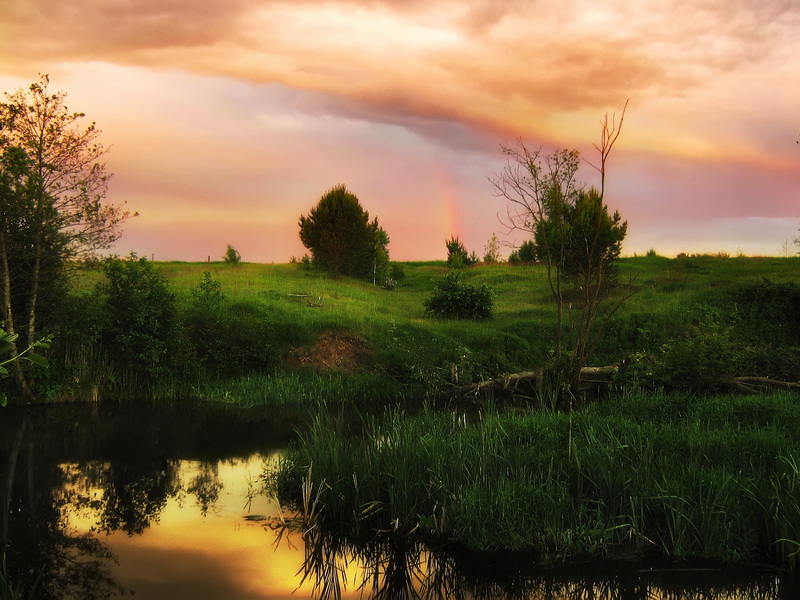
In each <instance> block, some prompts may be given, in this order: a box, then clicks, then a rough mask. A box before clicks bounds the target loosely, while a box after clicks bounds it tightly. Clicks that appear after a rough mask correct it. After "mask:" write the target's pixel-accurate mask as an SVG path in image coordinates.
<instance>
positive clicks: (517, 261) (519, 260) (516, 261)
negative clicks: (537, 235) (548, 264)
mask: <svg viewBox="0 0 800 600" xmlns="http://www.w3.org/2000/svg"><path fill="white" fill-rule="evenodd" d="M508 262H510V263H511V264H512V265H532V264H534V263H535V262H536V244H534V243H533V240H525V241H524V242H522V244H520V246H519V248H515V249H514V251H513V252H511V254H509V256H508Z"/></svg>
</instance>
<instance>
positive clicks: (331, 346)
mask: <svg viewBox="0 0 800 600" xmlns="http://www.w3.org/2000/svg"><path fill="white" fill-rule="evenodd" d="M371 358H372V349H371V348H370V347H369V346H368V345H367V343H366V342H365V341H364V340H362V339H361V338H359V337H357V336H355V335H351V334H349V333H323V334H322V335H321V336H320V337H319V339H318V340H317V343H316V344H314V345H313V346H312V347H311V348H298V349H297V350H293V351H292V353H291V354H290V356H289V363H290V364H292V363H293V364H295V365H302V366H305V367H313V368H315V369H317V370H318V371H343V372H345V373H352V372H354V371H357V370H359V368H361V367H363V366H364V365H365V364H366V363H368V362H369V360H370V359H371Z"/></svg>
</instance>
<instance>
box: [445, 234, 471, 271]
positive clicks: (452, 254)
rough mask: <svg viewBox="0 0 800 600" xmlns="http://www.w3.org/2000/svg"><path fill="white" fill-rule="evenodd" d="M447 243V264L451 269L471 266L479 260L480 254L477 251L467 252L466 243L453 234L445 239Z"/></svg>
mask: <svg viewBox="0 0 800 600" xmlns="http://www.w3.org/2000/svg"><path fill="white" fill-rule="evenodd" d="M445 245H446V246H447V266H448V267H450V268H451V269H461V268H463V267H471V266H472V265H474V264H475V263H477V262H478V255H477V254H475V252H473V253H472V254H469V253H467V249H466V248H465V247H464V244H462V243H461V240H459V239H458V238H457V237H455V236H453V237H451V238H450V239H449V240H445Z"/></svg>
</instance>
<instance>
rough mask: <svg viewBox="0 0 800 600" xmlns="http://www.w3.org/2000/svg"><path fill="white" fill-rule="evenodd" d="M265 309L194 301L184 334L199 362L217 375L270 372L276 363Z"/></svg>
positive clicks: (275, 351) (245, 304) (276, 354)
mask: <svg viewBox="0 0 800 600" xmlns="http://www.w3.org/2000/svg"><path fill="white" fill-rule="evenodd" d="M267 317H268V314H267V313H266V311H265V310H264V309H263V308H261V307H258V306H255V305H252V304H247V303H241V302H239V303H225V304H219V305H216V306H198V305H195V306H193V307H192V309H191V310H190V311H189V313H188V314H187V317H186V334H187V336H188V338H189V342H190V343H191V345H192V347H193V349H194V352H195V355H196V359H197V361H198V362H199V364H200V365H202V366H203V367H204V368H205V369H208V370H209V371H210V372H212V373H215V374H217V375H224V376H235V375H243V374H247V373H265V372H272V371H273V370H274V369H275V367H276V366H277V364H278V358H279V354H278V352H277V350H276V348H275V342H274V339H275V335H274V332H273V330H272V326H271V324H270V322H269V320H268V318H267Z"/></svg>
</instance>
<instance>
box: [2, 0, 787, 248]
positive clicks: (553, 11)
mask: <svg viewBox="0 0 800 600" xmlns="http://www.w3.org/2000/svg"><path fill="white" fill-rule="evenodd" d="M39 74H48V75H49V76H50V89H52V90H53V91H57V90H63V91H64V92H66V93H67V105H68V106H69V108H70V109H71V110H74V111H80V112H83V113H85V114H86V122H87V124H88V123H89V122H90V121H93V122H95V123H96V124H97V126H98V128H99V129H101V130H102V138H101V139H102V141H103V143H104V144H106V145H107V146H109V148H110V151H109V153H108V154H107V155H106V157H105V158H106V163H107V167H108V169H109V170H110V171H111V172H113V173H114V176H113V179H112V180H111V184H110V187H109V191H108V196H107V200H108V202H110V203H113V204H123V203H124V204H125V205H126V207H127V208H128V209H130V210H131V211H136V212H138V213H139V216H137V217H135V218H132V219H130V220H129V221H128V222H127V223H126V224H125V228H124V235H123V236H122V238H121V239H120V240H119V241H118V242H117V243H116V245H115V246H114V248H112V251H113V252H115V253H118V254H127V253H128V252H130V251H135V252H137V253H138V254H139V255H141V256H148V257H152V258H155V260H187V261H198V260H207V258H208V257H210V258H211V260H219V259H220V257H221V256H222V254H223V253H224V251H225V247H226V244H231V245H233V246H234V247H235V248H236V249H237V250H239V252H240V253H241V255H242V259H243V260H245V261H248V262H277V263H280V262H288V261H289V260H290V258H291V257H293V256H294V257H300V256H302V255H303V254H304V253H305V252H306V249H305V248H304V247H303V246H302V244H301V243H300V240H299V236H298V220H299V217H300V216H301V215H304V214H307V213H308V212H309V211H310V210H311V208H313V206H314V205H315V204H316V203H317V202H318V201H319V199H320V197H321V196H322V195H323V194H324V193H325V192H326V191H328V190H329V189H331V188H332V187H334V186H336V185H339V184H345V185H346V186H347V188H348V189H349V190H350V191H351V192H353V193H354V194H356V196H358V198H359V200H360V202H361V204H362V206H364V208H365V209H366V210H367V211H369V213H370V216H371V217H377V218H378V220H379V222H380V224H381V226H382V227H383V228H384V229H385V230H386V231H387V233H388V234H389V237H390V245H389V250H390V254H391V257H392V259H394V260H401V261H406V260H431V259H442V258H445V257H446V249H445V240H446V239H448V238H449V237H450V236H453V235H454V236H457V237H459V238H460V239H461V241H462V242H463V243H464V244H465V246H466V247H467V249H468V250H470V251H472V250H474V251H476V252H477V253H478V254H479V255H483V253H484V251H485V247H486V244H487V242H488V240H489V238H490V237H491V236H492V235H493V234H497V236H498V238H499V240H500V241H501V243H503V244H505V245H504V247H503V248H502V251H501V253H503V254H506V255H507V254H508V252H509V251H510V247H511V246H513V245H518V244H519V243H521V242H522V241H524V239H525V238H524V236H523V235H522V234H521V233H520V232H513V231H512V232H509V231H508V229H507V227H506V226H505V225H504V223H503V220H502V217H503V216H504V215H505V214H506V210H507V206H506V203H505V202H504V201H503V200H502V199H500V198H498V197H496V196H495V194H494V191H493V187H492V185H491V182H490V179H491V178H492V177H496V176H497V175H499V174H500V172H501V171H502V169H503V167H504V164H505V157H504V155H503V154H502V152H501V146H502V145H504V144H506V145H513V144H515V143H516V142H517V140H522V141H523V143H524V144H525V145H526V146H527V147H528V148H530V149H537V148H542V150H543V151H544V152H546V153H547V152H552V151H555V150H557V149H561V148H569V149H572V148H575V149H578V150H580V151H581V153H582V155H583V157H584V158H585V159H586V160H587V161H590V162H596V158H597V153H596V150H595V149H594V147H593V144H595V143H597V142H598V141H599V139H600V122H601V119H603V117H604V115H609V118H613V116H614V115H616V118H617V119H619V117H620V115H621V111H622V108H623V107H624V106H625V103H626V101H627V102H628V107H627V111H626V112H625V119H624V124H623V128H622V132H621V135H620V137H619V139H618V141H617V143H616V145H615V147H614V150H613V152H612V154H611V156H610V158H609V161H608V166H607V181H606V194H605V200H606V202H607V204H608V205H609V207H610V209H611V210H618V211H619V212H620V213H621V215H622V217H623V218H624V219H625V220H627V221H628V223H629V225H628V236H627V238H626V240H625V243H624V245H623V254H624V255H633V254H635V253H639V254H641V253H645V252H647V251H648V250H649V249H655V250H656V251H657V252H658V253H659V254H663V255H667V256H671V255H675V254H676V253H678V252H710V253H716V252H727V253H729V254H731V255H735V254H740V253H741V254H747V255H780V254H782V253H784V252H785V251H786V242H787V240H791V239H792V238H793V237H795V236H797V235H798V227H799V226H800V145H798V144H797V141H798V140H800V2H797V0H693V1H689V0H658V1H654V0H638V1H634V0H629V1H625V0H595V1H593V2H590V1H587V0H505V1H503V0H350V1H347V0H225V1H224V2H222V1H220V0H69V1H67V2H53V1H52V0H2V2H0V91H5V92H13V91H15V90H17V89H19V88H24V87H27V86H28V85H29V84H30V83H32V82H34V81H37V80H38V78H39ZM579 176H580V178H581V180H583V181H585V182H586V184H587V185H595V186H597V185H599V179H598V176H597V172H596V171H595V170H593V169H592V168H591V167H590V166H588V165H585V167H584V168H582V169H581V172H580V174H579ZM789 247H790V251H791V252H794V251H795V250H796V247H793V246H792V245H791V243H789Z"/></svg>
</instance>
